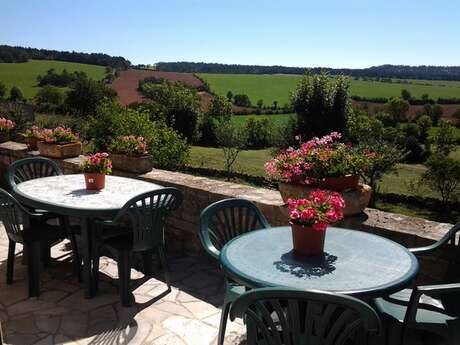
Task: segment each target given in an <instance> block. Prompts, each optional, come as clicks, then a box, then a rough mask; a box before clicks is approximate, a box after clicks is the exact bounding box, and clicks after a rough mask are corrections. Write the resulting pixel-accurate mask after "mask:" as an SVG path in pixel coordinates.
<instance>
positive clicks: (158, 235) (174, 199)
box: [114, 188, 182, 251]
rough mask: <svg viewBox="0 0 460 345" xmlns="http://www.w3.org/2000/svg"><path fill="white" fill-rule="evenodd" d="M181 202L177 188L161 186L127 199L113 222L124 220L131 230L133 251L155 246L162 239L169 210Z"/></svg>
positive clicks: (180, 195)
mask: <svg viewBox="0 0 460 345" xmlns="http://www.w3.org/2000/svg"><path fill="white" fill-rule="evenodd" d="M181 203H182V192H181V191H180V190H178V189H177V188H162V189H158V190H155V191H152V192H147V193H143V194H140V195H137V196H135V197H134V198H132V199H131V200H129V201H128V202H127V203H126V204H125V205H124V206H123V208H122V209H121V210H120V212H119V213H118V215H117V216H116V217H115V218H114V222H115V223H117V222H121V221H122V220H126V221H127V222H128V223H129V224H130V226H131V229H132V230H133V251H146V250H150V249H154V248H157V247H158V246H159V245H161V244H162V243H163V240H164V226H165V223H166V219H167V217H168V215H169V214H170V212H171V211H173V210H175V209H177V208H178V207H179V206H180V204H181Z"/></svg>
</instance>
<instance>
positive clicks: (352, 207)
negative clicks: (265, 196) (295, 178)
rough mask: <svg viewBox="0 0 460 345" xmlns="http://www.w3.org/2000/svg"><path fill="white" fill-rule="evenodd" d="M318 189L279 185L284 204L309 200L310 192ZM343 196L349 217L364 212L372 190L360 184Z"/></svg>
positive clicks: (305, 186) (345, 210)
mask: <svg viewBox="0 0 460 345" xmlns="http://www.w3.org/2000/svg"><path fill="white" fill-rule="evenodd" d="M317 188H318V186H311V185H301V184H290V183H284V182H280V183H279V191H280V193H281V197H282V198H283V201H284V202H287V200H288V199H303V198H308V195H309V194H310V192H311V191H313V190H315V189H317ZM341 194H342V197H343V199H344V200H345V209H344V210H343V214H344V216H345V217H347V216H352V215H355V214H359V213H361V212H362V211H364V209H365V208H366V207H367V205H369V201H370V200H371V195H372V188H371V187H370V186H368V185H366V184H359V185H358V188H357V189H355V190H349V191H343V192H341Z"/></svg>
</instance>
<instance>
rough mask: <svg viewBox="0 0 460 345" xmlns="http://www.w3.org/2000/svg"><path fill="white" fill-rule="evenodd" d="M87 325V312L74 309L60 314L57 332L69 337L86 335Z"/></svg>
mask: <svg viewBox="0 0 460 345" xmlns="http://www.w3.org/2000/svg"><path fill="white" fill-rule="evenodd" d="M87 327H88V319H87V314H86V313H81V312H76V311H74V312H71V313H67V314H65V315H63V316H62V319H61V325H60V327H59V333H60V334H63V335H66V336H70V337H81V336H84V335H86V330H87Z"/></svg>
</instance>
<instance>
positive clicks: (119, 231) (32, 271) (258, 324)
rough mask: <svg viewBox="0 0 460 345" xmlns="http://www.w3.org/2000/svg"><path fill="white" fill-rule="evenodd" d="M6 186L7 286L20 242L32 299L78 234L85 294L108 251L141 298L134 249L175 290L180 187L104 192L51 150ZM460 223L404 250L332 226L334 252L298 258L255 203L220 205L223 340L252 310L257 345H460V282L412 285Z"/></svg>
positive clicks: (213, 222) (212, 240)
mask: <svg viewBox="0 0 460 345" xmlns="http://www.w3.org/2000/svg"><path fill="white" fill-rule="evenodd" d="M6 182H7V185H8V187H9V192H8V191H6V190H3V189H0V219H1V221H2V222H3V225H4V227H5V229H6V231H7V235H8V238H9V251H8V259H7V278H6V280H7V283H8V284H12V283H13V271H14V258H15V255H14V253H15V245H16V243H20V244H22V245H23V246H24V251H25V252H26V258H27V259H26V260H27V266H28V284H29V295H30V296H31V297H32V296H38V295H39V294H40V269H41V265H42V264H43V265H45V266H46V264H47V263H48V262H49V260H50V247H51V246H52V245H54V244H56V243H57V242H59V241H60V240H62V239H64V238H69V239H70V243H71V246H72V253H73V254H72V255H73V256H72V260H73V267H74V273H75V274H76V275H77V276H78V277H79V279H81V280H82V282H83V285H84V288H85V297H86V298H91V297H93V296H95V295H96V294H97V293H98V280H99V279H98V276H99V258H100V256H101V253H102V249H103V248H106V249H107V250H109V251H110V252H111V253H113V254H114V256H115V257H116V259H117V263H118V272H119V293H120V299H121V303H122V305H124V306H129V305H131V304H132V303H133V296H132V293H131V291H130V269H131V266H132V263H133V262H132V254H133V253H136V254H140V256H141V258H142V264H143V265H142V266H143V269H144V271H145V272H144V273H145V274H147V275H148V274H151V273H152V263H153V255H154V254H156V255H157V257H158V260H159V262H160V263H161V266H162V268H163V270H164V273H165V283H166V285H167V287H168V290H167V291H169V290H170V281H169V276H168V265H167V260H166V254H165V236H164V231H165V222H166V219H167V217H168V216H169V215H170V213H171V212H172V211H174V210H175V209H177V208H178V207H179V206H180V204H181V202H182V193H181V192H180V191H179V190H178V189H176V188H164V187H162V186H159V185H156V184H153V183H149V182H144V181H140V180H135V179H130V178H125V177H116V176H107V182H106V188H105V189H103V190H101V191H89V190H86V189H85V183H84V179H83V178H82V176H81V175H63V173H62V171H61V170H60V168H59V166H58V165H57V164H56V163H55V162H54V161H52V160H49V159H45V158H41V157H37V158H27V159H22V160H19V161H16V162H14V163H13V164H11V165H10V167H9V168H8V170H7V172H6ZM75 219H78V222H75ZM75 223H78V225H73V224H75ZM459 230H460V224H457V225H456V226H454V227H453V228H452V229H451V230H450V231H449V232H448V233H447V234H445V236H444V237H443V238H442V239H441V240H440V241H438V242H436V243H435V244H433V245H431V246H429V247H424V248H415V249H406V248H404V247H402V246H400V245H399V244H397V243H395V242H393V241H391V240H388V239H385V238H382V237H379V236H376V235H372V234H368V233H364V232H360V231H353V230H348V229H342V228H333V227H331V228H329V229H328V231H327V234H326V240H325V247H324V253H323V254H322V255H319V256H312V257H302V258H300V257H298V256H296V255H294V254H293V252H292V240H291V237H290V229H289V228H287V227H271V226H270V224H269V222H268V221H267V219H266V218H265V216H264V215H263V214H262V213H261V211H260V210H259V209H258V208H257V207H256V206H255V205H254V204H253V203H251V202H250V201H248V200H244V199H226V200H222V201H219V202H216V203H214V204H212V205H210V206H208V207H207V208H206V209H205V210H203V212H202V214H201V216H200V231H199V237H200V240H201V243H202V245H203V248H204V250H205V251H206V252H207V253H208V254H209V255H211V256H212V257H213V258H214V259H216V260H218V261H219V263H220V265H221V267H222V269H223V270H224V272H225V275H226V277H227V278H226V293H225V299H224V304H223V307H222V313H221V321H220V328H219V335H218V344H219V345H222V344H223V343H224V338H225V330H226V324H227V319H228V318H229V317H230V318H231V319H232V320H233V319H234V318H237V317H238V318H243V320H244V321H245V324H246V329H247V344H251V345H252V344H264V345H288V344H289V345H296V344H299V345H300V344H383V343H387V344H402V343H410V341H413V340H417V339H418V340H423V341H428V342H425V343H429V344H431V343H436V342H437V341H444V343H445V344H460V324H459V321H458V320H459V319H458V316H459V315H460V284H444V285H434V286H418V287H413V288H412V289H410V287H411V286H413V283H414V280H415V278H416V276H417V273H418V271H419V264H418V261H417V257H418V256H421V255H429V254H431V253H432V252H434V251H436V250H438V249H440V248H449V249H452V250H457V252H458V250H459V240H458V238H457V233H458V232H459ZM453 264H454V263H453V262H452V264H451V265H450V266H449V270H447V271H448V273H452V270H451V268H453V267H454V266H453ZM449 278H450V277H449ZM446 279H447V278H446ZM162 295H163V294H162ZM160 297H162V296H159V297H158V298H160ZM427 339H428V340H427Z"/></svg>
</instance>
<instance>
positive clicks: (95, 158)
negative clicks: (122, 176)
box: [80, 152, 112, 174]
mask: <svg viewBox="0 0 460 345" xmlns="http://www.w3.org/2000/svg"><path fill="white" fill-rule="evenodd" d="M80 169H81V170H82V171H83V172H84V173H100V174H110V173H112V161H111V160H110V159H109V154H108V153H106V152H97V153H95V154H92V155H90V156H89V157H88V158H86V159H85V160H84V162H83V163H82V164H81V166H80Z"/></svg>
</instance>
